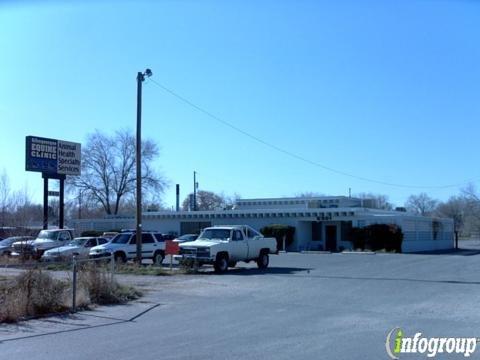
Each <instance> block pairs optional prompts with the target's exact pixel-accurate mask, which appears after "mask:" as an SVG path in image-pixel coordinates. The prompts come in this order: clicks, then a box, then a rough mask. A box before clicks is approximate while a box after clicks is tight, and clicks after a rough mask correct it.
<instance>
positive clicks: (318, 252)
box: [300, 250, 332, 254]
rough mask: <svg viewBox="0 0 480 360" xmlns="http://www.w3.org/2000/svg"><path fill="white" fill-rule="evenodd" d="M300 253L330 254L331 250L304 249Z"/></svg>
mask: <svg viewBox="0 0 480 360" xmlns="http://www.w3.org/2000/svg"><path fill="white" fill-rule="evenodd" d="M300 253H301V254H331V253H332V252H331V251H320V250H318V251H317V250H304V251H300Z"/></svg>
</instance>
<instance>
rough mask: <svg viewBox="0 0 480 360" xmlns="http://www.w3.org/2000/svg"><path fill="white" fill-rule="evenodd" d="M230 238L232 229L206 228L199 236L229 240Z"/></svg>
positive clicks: (201, 237) (200, 237)
mask: <svg viewBox="0 0 480 360" xmlns="http://www.w3.org/2000/svg"><path fill="white" fill-rule="evenodd" d="M229 238H230V230H228V229H205V230H204V231H203V232H202V234H201V235H200V236H199V239H220V240H228V239H229Z"/></svg>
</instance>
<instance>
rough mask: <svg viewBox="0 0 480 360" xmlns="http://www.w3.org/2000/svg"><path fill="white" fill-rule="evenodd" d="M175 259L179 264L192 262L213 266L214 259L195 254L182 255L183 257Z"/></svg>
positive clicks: (177, 256)
mask: <svg viewBox="0 0 480 360" xmlns="http://www.w3.org/2000/svg"><path fill="white" fill-rule="evenodd" d="M173 259H174V260H176V261H178V262H179V263H183V262H187V261H192V262H197V263H198V264H213V263H214V259H212V258H211V257H210V256H198V255H195V254H182V255H173Z"/></svg>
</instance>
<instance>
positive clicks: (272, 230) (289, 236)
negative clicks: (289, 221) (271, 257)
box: [260, 224, 295, 250]
mask: <svg viewBox="0 0 480 360" xmlns="http://www.w3.org/2000/svg"><path fill="white" fill-rule="evenodd" d="M260 232H261V233H262V234H263V236H266V237H274V238H275V239H277V249H278V250H285V249H283V238H284V237H285V246H286V247H289V246H290V245H292V243H293V236H294V235H295V227H293V226H288V225H282V224H274V225H268V226H265V227H263V228H261V229H260Z"/></svg>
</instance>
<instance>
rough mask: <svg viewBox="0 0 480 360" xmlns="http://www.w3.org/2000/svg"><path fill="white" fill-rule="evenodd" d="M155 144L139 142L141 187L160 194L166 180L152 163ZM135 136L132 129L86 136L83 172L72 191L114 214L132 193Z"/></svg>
mask: <svg viewBox="0 0 480 360" xmlns="http://www.w3.org/2000/svg"><path fill="white" fill-rule="evenodd" d="M158 154H159V150H158V146H157V145H156V144H155V143H154V142H153V141H151V140H145V141H143V142H142V190H143V191H144V192H145V193H148V192H154V193H155V194H160V193H162V192H163V189H164V188H165V186H166V181H165V180H164V179H163V177H162V176H161V175H159V174H158V173H157V172H156V171H155V170H154V169H153V166H152V163H153V161H154V160H155V159H156V158H157V157H158ZM135 169H136V167H135V136H134V135H133V134H132V132H131V131H128V130H121V131H117V132H116V133H115V134H114V135H113V136H109V135H106V134H104V133H102V132H100V131H98V130H97V131H95V132H94V133H93V134H90V135H88V138H87V143H86V145H85V146H84V147H83V150H82V175H81V176H78V177H75V178H73V179H72V180H71V186H70V188H71V189H72V190H71V191H73V192H78V191H82V193H83V195H84V196H86V197H90V198H91V199H93V200H94V201H96V202H97V203H99V204H101V206H102V207H103V209H104V211H105V213H107V214H108V215H117V214H118V213H119V211H120V208H121V205H122V202H123V201H124V200H128V199H129V198H130V199H131V198H132V197H133V196H134V194H135V186H136V172H135Z"/></svg>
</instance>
